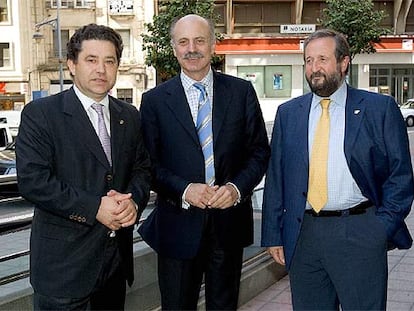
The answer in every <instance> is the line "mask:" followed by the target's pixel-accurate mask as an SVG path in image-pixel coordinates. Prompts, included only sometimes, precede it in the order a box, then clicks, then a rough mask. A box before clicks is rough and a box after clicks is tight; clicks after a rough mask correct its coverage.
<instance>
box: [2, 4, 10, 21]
mask: <svg viewBox="0 0 414 311" xmlns="http://www.w3.org/2000/svg"><path fill="white" fill-rule="evenodd" d="M9 21H10V12H9V3H8V0H0V23H6V22H9Z"/></svg>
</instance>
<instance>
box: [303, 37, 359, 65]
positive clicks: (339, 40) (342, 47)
mask: <svg viewBox="0 0 414 311" xmlns="http://www.w3.org/2000/svg"><path fill="white" fill-rule="evenodd" d="M320 38H332V39H334V40H335V45H336V47H335V58H336V62H337V63H339V62H340V61H342V60H343V59H344V57H345V56H349V57H351V54H350V52H349V44H348V41H347V39H346V37H345V36H344V35H343V34H342V33H339V32H336V31H334V30H331V29H319V30H317V31H315V32H313V33H312V34H310V35H309V37H307V38H306V39H305V42H304V43H303V50H304V51H305V50H306V47H307V45H308V44H309V42H311V41H312V40H315V39H320ZM347 71H348V68H347Z"/></svg>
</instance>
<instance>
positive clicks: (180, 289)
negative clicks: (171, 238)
mask: <svg viewBox="0 0 414 311" xmlns="http://www.w3.org/2000/svg"><path fill="white" fill-rule="evenodd" d="M212 227H213V226H212V224H211V223H210V222H208V224H207V228H206V231H205V234H204V237H203V241H202V245H201V248H200V250H199V252H198V254H197V255H196V257H195V258H192V259H189V260H183V259H174V258H167V257H162V256H158V281H159V285H160V291H161V307H162V309H163V310H196V309H197V303H198V298H199V293H200V288H201V283H202V280H203V275H204V280H205V298H206V309H207V310H236V309H237V303H238V296H239V285H240V275H241V267H242V261H243V249H242V248H235V249H226V250H224V249H221V248H219V247H218V245H217V242H216V237H215V234H214V232H213V230H212Z"/></svg>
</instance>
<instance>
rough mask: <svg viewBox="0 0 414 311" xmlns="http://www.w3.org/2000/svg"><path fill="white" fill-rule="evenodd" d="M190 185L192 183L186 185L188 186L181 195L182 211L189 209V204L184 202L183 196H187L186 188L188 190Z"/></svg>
mask: <svg viewBox="0 0 414 311" xmlns="http://www.w3.org/2000/svg"><path fill="white" fill-rule="evenodd" d="M191 185H192V183H189V184H188V186H187V187H186V188H185V189H184V192H183V195H182V197H181V208H183V209H189V208H190V203H188V202H187V201H186V200H185V195H186V194H187V191H188V188H190V186H191Z"/></svg>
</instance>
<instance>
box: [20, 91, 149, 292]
mask: <svg viewBox="0 0 414 311" xmlns="http://www.w3.org/2000/svg"><path fill="white" fill-rule="evenodd" d="M109 109H110V114H111V145H112V159H113V167H112V168H111V167H110V166H109V164H108V161H107V160H106V157H105V153H104V151H103V149H102V146H101V144H100V142H99V138H98V136H97V134H96V132H95V130H94V128H93V126H92V123H91V122H90V120H89V118H88V116H87V114H86V111H85V110H84V108H83V107H82V104H81V102H80V101H79V99H78V97H77V96H76V95H75V92H74V90H73V89H70V90H68V91H64V92H62V93H60V94H57V95H54V96H50V97H46V98H42V99H38V100H36V101H34V102H32V103H29V104H28V105H27V106H26V107H25V108H24V110H23V112H22V118H21V125H20V129H19V134H18V137H17V143H16V156H17V176H18V186H19V190H20V192H21V194H22V196H23V197H25V198H26V199H27V200H29V201H32V202H33V203H34V204H35V213H34V218H33V223H32V232H31V253H30V256H31V257H30V260H31V262H30V263H31V267H30V268H31V271H30V272H31V282H32V285H33V287H34V289H35V290H36V291H38V292H39V293H41V294H43V295H52V296H57V297H84V296H86V295H88V294H89V293H90V292H91V290H92V289H93V287H94V285H95V283H96V281H97V276H98V273H99V271H100V270H101V268H102V261H103V253H104V247H105V242H106V241H107V239H108V235H107V233H108V228H106V227H105V226H103V225H102V224H101V223H99V222H98V221H97V220H96V218H95V217H96V213H97V211H98V208H99V205H100V201H101V197H102V196H104V195H106V192H107V191H108V190H109V189H115V190H117V191H119V192H122V193H128V192H131V193H132V195H133V200H134V201H135V202H136V203H137V204H138V206H139V209H140V210H139V212H138V214H140V213H141V212H142V210H143V209H144V208H145V206H146V203H147V201H148V198H149V187H150V162H149V156H148V154H147V152H146V150H145V149H144V145H143V139H142V135H141V129H140V127H141V124H140V117H139V113H138V111H137V110H136V109H135V108H134V107H133V106H132V105H129V104H127V103H125V102H122V101H120V100H117V99H115V98H113V97H110V99H109ZM132 230H133V228H132V227H129V228H124V229H121V230H119V231H117V237H116V238H117V239H118V244H119V250H120V255H121V258H122V266H123V268H124V271H125V277H126V279H128V281H129V282H130V283H131V282H132V280H133V261H132V260H133V258H132Z"/></svg>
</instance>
